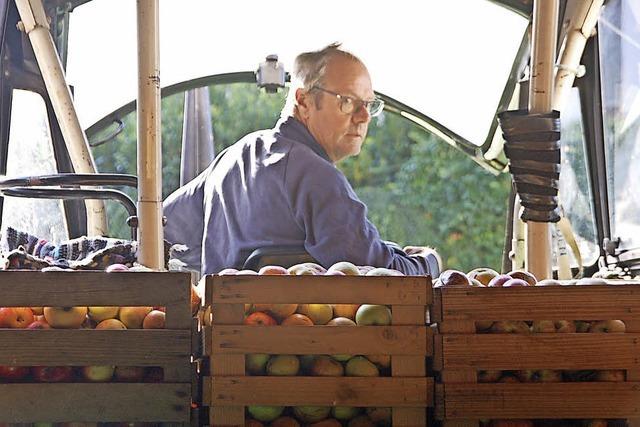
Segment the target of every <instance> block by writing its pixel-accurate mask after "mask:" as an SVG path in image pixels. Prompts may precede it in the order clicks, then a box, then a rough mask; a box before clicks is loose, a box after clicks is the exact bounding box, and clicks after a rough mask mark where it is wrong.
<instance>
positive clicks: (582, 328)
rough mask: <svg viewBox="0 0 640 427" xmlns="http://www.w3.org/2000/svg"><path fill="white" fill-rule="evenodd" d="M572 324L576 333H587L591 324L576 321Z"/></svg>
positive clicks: (584, 321)
mask: <svg viewBox="0 0 640 427" xmlns="http://www.w3.org/2000/svg"><path fill="white" fill-rule="evenodd" d="M574 323H575V325H576V332H589V328H590V327H591V322H587V321H586V320H576V321H574Z"/></svg>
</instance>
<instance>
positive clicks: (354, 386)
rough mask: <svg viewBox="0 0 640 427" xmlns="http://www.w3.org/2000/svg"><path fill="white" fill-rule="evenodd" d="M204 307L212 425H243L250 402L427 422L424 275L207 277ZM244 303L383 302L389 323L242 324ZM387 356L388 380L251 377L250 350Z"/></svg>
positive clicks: (401, 422) (427, 290)
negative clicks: (361, 410)
mask: <svg viewBox="0 0 640 427" xmlns="http://www.w3.org/2000/svg"><path fill="white" fill-rule="evenodd" d="M204 280H206V287H205V289H206V304H207V305H211V307H212V311H213V326H212V327H211V328H204V331H203V332H204V338H205V345H204V347H205V353H206V354H209V355H210V369H211V376H209V377H205V378H204V381H203V404H204V405H205V406H210V407H211V408H210V414H209V421H210V424H211V425H215V426H219V425H225V426H243V425H244V423H245V408H244V407H245V406H248V405H277V406H297V405H320V406H333V405H335V406H354V407H370V406H382V407H392V408H393V409H392V417H393V425H394V426H425V425H427V410H426V408H427V407H431V406H433V379H432V378H428V377H427V376H426V361H425V357H427V356H430V355H432V334H431V330H430V329H429V328H428V327H427V326H426V310H427V305H428V304H430V303H431V296H432V293H431V281H430V279H429V278H428V277H362V276H355V277H354V276H207V277H205V279H204ZM245 303H276V304H277V303H281V304H287V303H290V304H293V303H299V304H305V303H309V304H312V303H324V304H361V303H362V304H384V305H390V306H391V311H392V318H393V320H392V323H393V324H392V325H391V326H360V327H353V326H273V327H256V326H244V325H243V319H244V304H245ZM250 353H267V354H296V355H304V354H364V355H366V354H387V355H391V360H392V362H391V376H390V377H376V378H363V377H305V376H296V377H270V376H247V375H246V374H245V355H246V354H250Z"/></svg>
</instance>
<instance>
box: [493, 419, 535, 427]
mask: <svg viewBox="0 0 640 427" xmlns="http://www.w3.org/2000/svg"><path fill="white" fill-rule="evenodd" d="M533 426H534V424H533V421H531V420H493V421H491V427H533Z"/></svg>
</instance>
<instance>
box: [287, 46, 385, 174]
mask: <svg viewBox="0 0 640 427" xmlns="http://www.w3.org/2000/svg"><path fill="white" fill-rule="evenodd" d="M318 86H319V87H321V88H322V89H325V90H327V91H330V92H334V93H336V94H340V95H343V96H348V97H351V98H355V99H356V100H365V101H370V100H372V99H374V93H373V88H372V86H371V78H370V77H369V72H368V71H367V69H366V68H365V67H364V66H363V65H362V64H361V63H359V62H357V61H354V60H351V59H349V58H344V57H340V56H336V57H334V58H332V59H330V60H329V63H328V64H327V67H326V71H325V76H324V78H323V79H322V81H321V82H320V83H319V84H318ZM316 99H317V101H318V102H315V100H316ZM340 103H341V100H340V99H339V98H338V97H336V96H335V95H333V94H331V93H329V92H325V91H322V90H317V89H316V90H311V91H309V92H307V93H305V94H304V105H302V106H301V108H299V110H300V115H301V116H302V117H301V120H302V122H303V123H304V124H305V125H306V126H307V129H309V132H311V134H312V135H313V136H314V138H315V139H316V141H318V143H319V144H320V145H321V146H322V147H323V148H324V149H325V151H326V152H327V154H328V155H329V158H330V159H331V161H332V162H333V163H337V162H338V161H340V160H342V159H345V158H347V157H349V156H354V155H356V154H358V153H360V147H361V146H362V142H363V141H364V138H365V137H366V135H367V128H368V126H369V121H370V120H371V115H370V114H369V112H368V111H367V109H366V108H364V107H362V106H361V105H360V108H357V109H356V110H354V111H353V112H352V113H351V114H347V113H344V112H343V111H341V108H340ZM299 104H300V103H299Z"/></svg>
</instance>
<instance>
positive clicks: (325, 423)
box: [272, 418, 342, 427]
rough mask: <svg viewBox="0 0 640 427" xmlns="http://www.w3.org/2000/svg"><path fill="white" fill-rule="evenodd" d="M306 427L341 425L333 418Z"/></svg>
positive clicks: (333, 426)
mask: <svg viewBox="0 0 640 427" xmlns="http://www.w3.org/2000/svg"><path fill="white" fill-rule="evenodd" d="M272 425H273V424H272ZM306 427H342V423H341V422H340V421H338V420H336V419H335V418H327V419H326V420H322V421H318V422H317V423H311V424H307V425H306Z"/></svg>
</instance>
